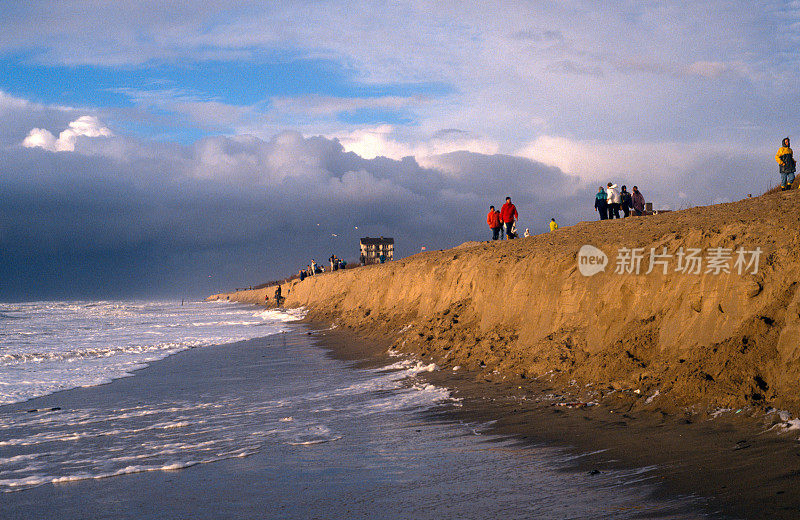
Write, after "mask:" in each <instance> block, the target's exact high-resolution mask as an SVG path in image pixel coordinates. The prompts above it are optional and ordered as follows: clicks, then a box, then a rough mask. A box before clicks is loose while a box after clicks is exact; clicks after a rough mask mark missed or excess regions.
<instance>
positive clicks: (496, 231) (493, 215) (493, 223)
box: [486, 206, 503, 240]
mask: <svg viewBox="0 0 800 520" xmlns="http://www.w3.org/2000/svg"><path fill="white" fill-rule="evenodd" d="M486 223H487V224H488V225H489V229H491V230H492V240H497V239H499V238H500V231H501V230H502V229H503V225H502V224H501V223H500V213H498V212H497V211H496V210H495V209H494V206H489V213H488V214H487V215H486Z"/></svg>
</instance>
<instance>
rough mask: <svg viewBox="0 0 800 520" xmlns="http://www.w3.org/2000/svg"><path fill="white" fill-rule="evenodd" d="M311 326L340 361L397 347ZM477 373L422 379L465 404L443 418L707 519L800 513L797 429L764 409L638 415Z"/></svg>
mask: <svg viewBox="0 0 800 520" xmlns="http://www.w3.org/2000/svg"><path fill="white" fill-rule="evenodd" d="M309 325H310V326H311V327H312V329H314V334H315V335H317V336H322V337H325V338H327V339H328V340H329V341H326V342H325V344H324V345H322V346H323V347H324V348H328V349H330V351H331V355H333V356H334V357H338V358H340V359H351V360H352V359H354V358H357V357H358V356H362V355H364V354H367V355H371V356H372V357H369V358H366V359H364V360H363V362H364V363H371V362H379V360H380V359H381V358H383V357H385V350H384V349H383V348H382V347H386V348H388V347H389V346H390V344H391V341H390V340H389V339H388V338H386V337H384V338H383V341H384V343H383V344H381V345H380V346H378V344H377V343H376V344H375V345H376V346H375V347H374V348H373V349H372V352H370V349H369V348H364V344H365V342H375V341H378V340H376V339H375V338H373V339H366V338H364V337H363V336H362V337H360V338H358V339H356V341H355V342H354V344H356V345H361V346H360V347H357V348H356V349H353V348H351V347H348V346H347V345H346V341H347V340H346V338H347V337H348V336H349V335H350V334H351V333H350V332H347V331H342V330H337V329H333V330H328V329H326V328H324V327H325V325H323V324H322V323H320V322H311V323H310V324H309ZM343 338H344V339H343ZM424 361H425V362H428V361H429V360H424ZM476 376H478V377H476ZM479 376H480V374H479V373H478V374H476V373H474V372H469V371H464V370H459V371H453V370H447V369H442V368H440V369H439V370H436V371H434V372H430V373H425V374H423V378H424V379H425V380H427V381H428V382H430V383H431V384H434V385H437V386H442V387H445V388H448V389H449V390H450V391H451V393H452V395H453V397H455V398H458V399H461V402H462V407H461V408H459V409H454V410H450V411H447V412H445V413H444V414H443V417H444V418H446V419H448V420H453V419H456V420H461V421H465V422H479V423H486V424H491V426H490V427H489V428H488V431H489V432H491V433H494V434H497V435H499V436H502V437H510V438H514V439H517V440H518V441H520V442H522V443H525V444H529V445H540V444H545V445H548V446H558V447H562V448H565V449H567V450H569V451H570V452H572V453H574V454H575V456H576V458H575V464H576V465H577V467H580V468H582V470H583V471H586V472H589V473H592V472H595V471H600V472H605V471H607V470H613V469H636V468H651V469H652V471H651V475H652V478H654V479H657V483H658V488H657V491H656V496H657V497H661V498H664V497H669V496H697V497H701V498H702V499H703V500H704V501H706V503H707V507H706V509H707V512H709V513H712V514H715V515H716V514H722V515H724V517H725V518H730V517H733V518H774V519H787V520H789V519H794V518H797V517H798V516H800V478H799V477H798V475H800V443H798V435H799V434H800V432H798V431H791V432H785V433H783V434H778V433H776V432H774V431H768V430H769V425H767V424H765V423H764V421H766V420H768V416H764V415H763V414H761V413H760V412H759V411H757V410H750V411H749V413H746V412H741V413H738V414H737V413H735V412H733V413H730V414H722V415H719V416H717V417H715V418H710V417H708V416H705V415H704V414H700V413H693V412H691V411H690V410H688V409H685V410H680V409H675V410H670V412H669V413H667V412H666V411H665V410H633V409H631V406H630V403H629V402H626V400H625V399H620V402H619V403H617V404H616V406H610V405H609V403H607V402H603V403H600V404H598V405H595V406H582V405H578V406H560V405H559V403H574V402H575V399H574V396H569V394H564V393H560V391H559V390H558V389H557V388H556V387H554V386H553V385H549V384H547V383H545V382H543V381H537V382H535V383H534V384H533V387H532V386H531V385H530V384H529V385H528V386H526V387H524V388H523V387H520V386H519V385H516V384H514V383H510V382H498V381H492V382H489V381H485V380H481V378H480V377H479ZM559 396H560V397H561V398H559Z"/></svg>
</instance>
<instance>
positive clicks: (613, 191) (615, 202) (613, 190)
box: [606, 182, 622, 219]
mask: <svg viewBox="0 0 800 520" xmlns="http://www.w3.org/2000/svg"><path fill="white" fill-rule="evenodd" d="M606 194H607V196H608V199H607V201H606V202H607V204H608V218H609V219H614V218H619V205H620V203H621V202H622V198H621V197H620V196H619V191H617V185H616V184H614V183H613V182H609V183H608V188H606Z"/></svg>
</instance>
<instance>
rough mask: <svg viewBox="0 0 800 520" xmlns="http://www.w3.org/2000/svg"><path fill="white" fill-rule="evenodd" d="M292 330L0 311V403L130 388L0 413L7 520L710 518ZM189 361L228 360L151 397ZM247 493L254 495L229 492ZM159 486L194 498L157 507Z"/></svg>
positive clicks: (118, 305)
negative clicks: (337, 355)
mask: <svg viewBox="0 0 800 520" xmlns="http://www.w3.org/2000/svg"><path fill="white" fill-rule="evenodd" d="M300 316H302V313H300V312H298V311H284V310H279V311H275V310H272V311H268V310H264V309H260V308H256V307H253V306H247V305H241V304H230V303H199V302H196V303H188V304H186V305H180V302H71V303H66V302H62V303H28V304H3V305H2V306H0V320H2V321H0V325H2V328H0V398H1V399H2V400H3V402H6V403H12V402H17V403H19V402H20V401H24V400H26V399H28V398H31V397H35V396H41V395H45V394H51V393H52V392H56V391H58V390H64V389H69V388H75V387H87V386H92V385H100V384H103V383H106V382H108V381H110V380H112V379H115V378H122V377H125V376H131V377H130V378H126V379H121V380H118V381H116V382H115V383H114V384H113V385H112V386H111V387H109V388H111V389H114V393H113V394H112V395H113V399H110V398H109V396H108V395H105V394H102V393H101V392H95V393H92V392H91V390H89V391H87V393H86V394H85V395H84V394H81V397H80V398H79V399H77V401H79V402H77V403H76V402H75V401H76V398H75V397H74V396H73V397H72V399H71V401H70V400H69V399H68V400H67V401H65V402H70V403H71V404H70V405H69V406H67V405H64V406H63V407H62V406H53V407H50V404H53V403H59V402H60V401H59V398H58V395H59V394H55V395H53V396H50V397H49V399H50V401H47V400H48V397H45V398H42V399H34V400H33V401H31V403H41V402H50V404H48V405H47V407H38V406H39V405H36V406H35V407H33V408H31V407H30V406H27V403H24V404H22V405H20V404H17V405H9V406H5V407H0V511H5V512H6V513H7V514H8V515H9V516H8V517H9V518H34V517H36V516H37V515H47V514H53V512H57V513H58V516H59V517H60V518H83V517H97V516H102V514H101V513H99V512H98V511H99V510H97V511H95V510H93V509H92V508H94V507H99V506H98V505H97V504H99V503H105V502H113V503H114V504H115V510H114V512H113V514H111V516H109V518H162V517H191V518H250V517H253V516H254V515H255V516H257V517H259V518H298V519H300V518H387V519H388V518H499V517H509V518H548V519H551V518H553V519H554V518H674V519H689V518H705V516H703V515H701V514H700V513H698V512H697V509H696V505H697V501H696V500H695V499H690V498H687V497H678V498H674V499H669V500H663V499H659V500H657V499H655V498H653V497H652V492H653V491H654V490H655V489H656V486H655V485H654V484H653V483H652V480H653V477H654V473H653V468H641V469H633V470H624V471H623V470H620V471H604V472H603V473H602V474H600V475H589V474H587V473H586V471H585V470H584V471H581V470H578V469H576V468H575V465H574V460H573V459H574V454H568V453H567V452H565V451H563V450H560V449H556V448H552V447H546V446H530V445H525V444H522V443H520V442H518V441H516V440H514V439H510V438H503V437H499V436H496V435H493V434H492V433H491V429H490V427H489V425H486V424H470V423H464V422H460V421H455V420H443V419H442V417H444V416H446V415H447V414H446V413H445V414H444V415H443V414H442V413H441V412H446V411H447V410H448V409H453V408H454V407H458V406H460V403H459V401H458V400H456V399H453V398H452V396H451V394H450V392H449V391H448V390H447V389H445V388H440V387H436V386H433V385H430V384H427V383H425V382H424V380H423V379H421V378H419V375H420V374H421V373H423V372H426V371H431V370H436V367H435V365H431V364H425V363H420V362H419V361H417V360H415V359H409V358H402V359H400V358H398V359H396V360H394V362H393V363H392V364H390V365H388V366H384V367H378V368H362V367H359V366H356V365H355V364H354V363H353V362H345V361H341V360H337V359H334V358H332V357H331V356H328V355H326V353H325V351H324V350H323V349H321V348H319V346H317V345H315V343H314V340H313V337H312V336H308V335H307V334H306V329H304V325H302V324H297V323H294V321H295V320H296V319H297V318H298V317H300ZM256 338H261V339H256ZM247 340H250V341H247ZM236 341H244V343H237V344H236V345H225V344H226V343H231V342H236ZM220 345H221V346H220ZM237 345H238V346H237ZM189 348H194V349H208V350H204V351H202V352H203V353H208V354H209V356H210V354H211V353H213V352H218V353H219V355H218V356H217V357H213V356H210V357H208V359H209V369H208V371H207V372H202V371H200V372H197V371H195V372H190V373H188V374H185V375H184V376H183V377H184V378H185V380H184V381H179V382H172V383H170V384H172V385H173V386H172V387H170V388H168V389H167V390H164V389H163V388H161V389H159V388H157V387H158V385H159V384H161V383H160V382H161V381H164V380H168V379H169V377H168V376H169V374H171V373H174V372H173V371H176V370H178V369H179V368H180V359H181V355H177V356H171V357H169V358H168V359H162V358H164V357H167V356H170V355H171V354H175V353H177V352H180V351H181V350H186V349H189ZM214 349H217V350H214ZM186 354H191V353H186ZM182 355H183V354H182ZM159 359H162V360H161V361H158V360H159ZM212 361H213V364H214V365H213V367H211V364H212ZM147 364H151V366H149V367H148V368H147V369H145V370H142V371H139V372H136V370H137V369H140V368H142V367H144V366H146V365H147ZM137 378H139V380H138V384H137ZM114 385H116V386H114ZM68 394H69V393H67V394H64V395H65V396H67V395H68ZM98 395H105V397H103V398H102V399H100V398H96V397H97V396H98ZM93 396H94V397H93ZM65 398H66V397H65ZM95 398H96V399H95ZM215 468H216V469H215ZM175 472H177V476H176V474H175ZM220 474H227V475H233V477H231V478H230V480H226V479H221V478H219V475H220ZM241 481H244V482H248V483H249V487H248V486H241V485H231V482H236V483H240V482H241ZM64 486H67V487H64ZM164 486H172V487H173V488H174V489H176V491H175V493H177V494H179V495H182V496H185V497H191V499H187V500H184V501H180V500H179V501H174V500H173V501H170V500H161V501H159V500H155V501H154V500H153V499H152V497H150V495H151V494H153V493H152V491H153V488H157V489H160V488H161V487H164ZM181 486H183V491H180V492H179V491H177V489H180V488H181ZM137 490H139V491H137ZM198 490H199V491H198ZM254 490H255V491H254ZM248 493H249V494H248ZM56 496H57V497H58V499H55V498H54V497H56ZM142 497H146V498H142ZM219 497H225V499H220V498H219ZM56 502H57V503H56ZM148 508H150V510H149V512H148ZM170 508H171V509H170ZM254 511H256V512H257V513H254Z"/></svg>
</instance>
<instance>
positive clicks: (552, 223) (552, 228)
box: [550, 218, 558, 233]
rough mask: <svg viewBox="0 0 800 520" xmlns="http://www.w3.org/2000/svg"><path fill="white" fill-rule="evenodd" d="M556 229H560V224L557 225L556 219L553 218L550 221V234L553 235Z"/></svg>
mask: <svg viewBox="0 0 800 520" xmlns="http://www.w3.org/2000/svg"><path fill="white" fill-rule="evenodd" d="M556 229H558V223H556V219H554V218H551V219H550V232H551V233H552V232H553V231H555V230H556Z"/></svg>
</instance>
